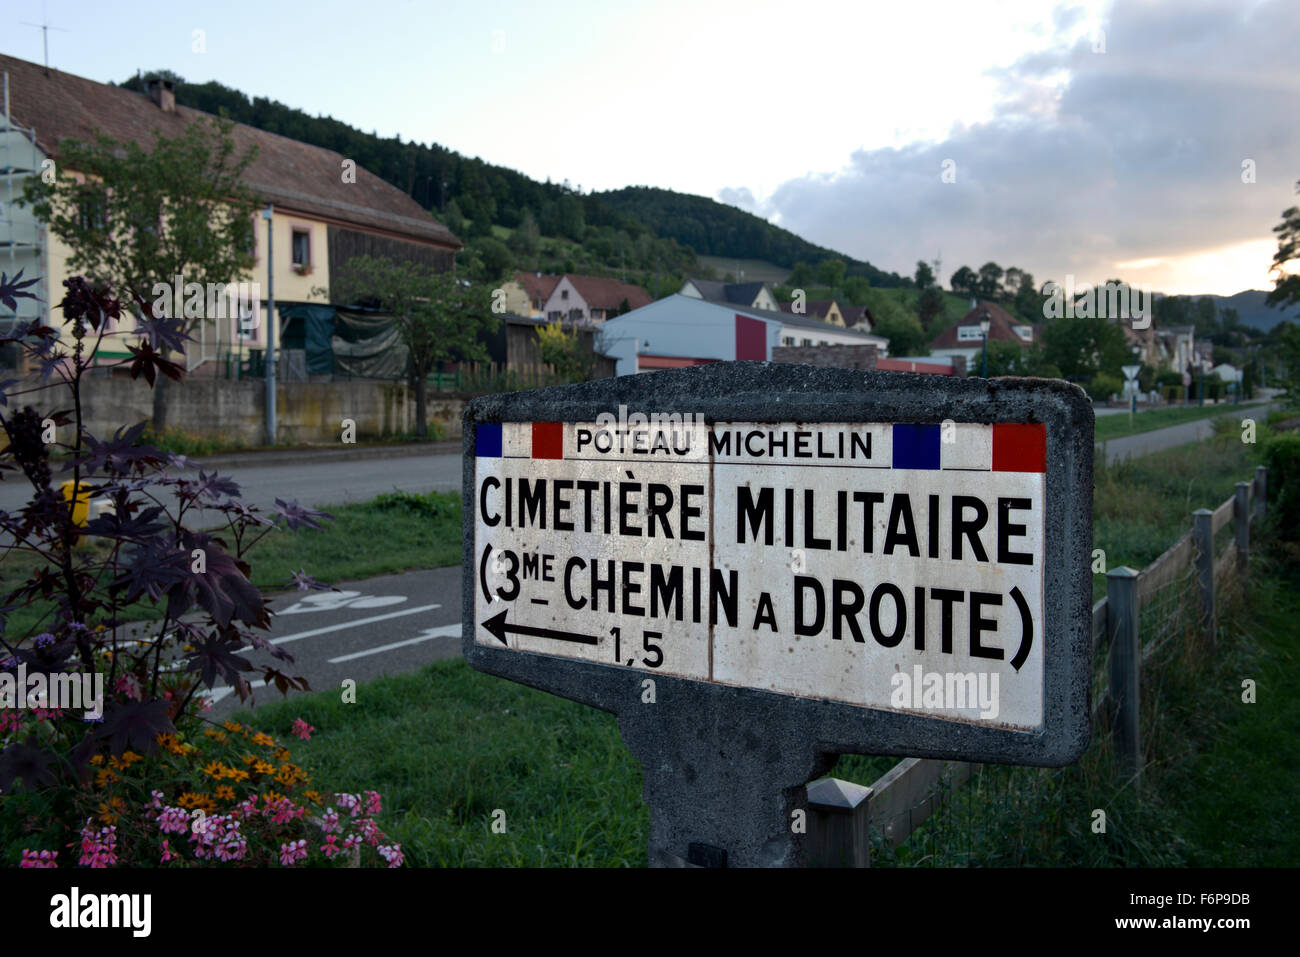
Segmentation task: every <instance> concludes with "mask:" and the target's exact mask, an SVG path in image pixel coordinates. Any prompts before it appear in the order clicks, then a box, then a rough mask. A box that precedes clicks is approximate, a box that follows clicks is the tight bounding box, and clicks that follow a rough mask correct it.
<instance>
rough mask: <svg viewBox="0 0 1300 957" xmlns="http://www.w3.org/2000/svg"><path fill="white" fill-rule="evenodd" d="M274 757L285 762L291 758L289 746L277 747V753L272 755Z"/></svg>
mask: <svg viewBox="0 0 1300 957" xmlns="http://www.w3.org/2000/svg"><path fill="white" fill-rule="evenodd" d="M272 757H274V758H275V759H276V760H277V761H279V762H281V763H284V762H285V761H288V760H289V758H290V757H291V755H290V754H289V749H288V748H276V749H275V754H274V755H272Z"/></svg>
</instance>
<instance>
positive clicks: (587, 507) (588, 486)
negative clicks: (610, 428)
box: [578, 433, 603, 532]
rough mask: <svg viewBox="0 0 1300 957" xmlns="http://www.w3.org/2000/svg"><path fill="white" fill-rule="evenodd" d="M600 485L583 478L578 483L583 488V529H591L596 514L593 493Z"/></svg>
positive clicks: (587, 530)
mask: <svg viewBox="0 0 1300 957" xmlns="http://www.w3.org/2000/svg"><path fill="white" fill-rule="evenodd" d="M602 434H603V433H602ZM599 487H600V483H599V482H592V481H590V480H589V479H583V480H582V481H580V482H579V483H578V488H580V489H582V530H583V531H584V532H590V531H591V516H592V515H594V514H595V512H593V511H592V508H591V493H592V492H594V491H596V489H598V488H599Z"/></svg>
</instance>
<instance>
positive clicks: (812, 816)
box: [806, 778, 871, 867]
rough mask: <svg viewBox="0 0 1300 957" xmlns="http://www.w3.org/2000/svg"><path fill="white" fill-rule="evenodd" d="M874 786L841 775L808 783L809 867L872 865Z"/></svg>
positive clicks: (807, 853)
mask: <svg viewBox="0 0 1300 957" xmlns="http://www.w3.org/2000/svg"><path fill="white" fill-rule="evenodd" d="M870 798H871V788H865V787H863V786H862V785H861V784H854V783H853V782H852V781H841V780H839V779H838V778H822V779H821V780H820V781H814V782H812V784H809V785H808V843H807V851H806V859H807V861H808V866H809V867H870V866H871V827H870V814H871V800H870Z"/></svg>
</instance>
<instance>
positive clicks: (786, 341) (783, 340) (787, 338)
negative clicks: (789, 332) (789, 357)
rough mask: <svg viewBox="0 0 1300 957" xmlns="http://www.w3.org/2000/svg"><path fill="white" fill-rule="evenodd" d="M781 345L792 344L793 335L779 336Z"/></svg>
mask: <svg viewBox="0 0 1300 957" xmlns="http://www.w3.org/2000/svg"><path fill="white" fill-rule="evenodd" d="M781 345H783V346H792V345H794V336H782V337H781Z"/></svg>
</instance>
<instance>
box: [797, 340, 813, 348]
mask: <svg viewBox="0 0 1300 957" xmlns="http://www.w3.org/2000/svg"><path fill="white" fill-rule="evenodd" d="M800 344H801V345H805V346H810V345H812V340H811V339H805V340H804V341H803V342H802V343H800Z"/></svg>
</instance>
